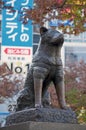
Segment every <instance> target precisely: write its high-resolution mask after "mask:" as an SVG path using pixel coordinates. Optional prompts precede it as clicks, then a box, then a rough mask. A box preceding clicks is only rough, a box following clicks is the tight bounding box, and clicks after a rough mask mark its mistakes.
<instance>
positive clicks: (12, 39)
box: [2, 0, 33, 47]
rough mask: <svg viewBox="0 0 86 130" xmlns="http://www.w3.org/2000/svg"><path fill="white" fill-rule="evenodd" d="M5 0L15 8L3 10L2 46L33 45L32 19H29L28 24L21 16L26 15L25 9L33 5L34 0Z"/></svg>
mask: <svg viewBox="0 0 86 130" xmlns="http://www.w3.org/2000/svg"><path fill="white" fill-rule="evenodd" d="M4 1H5V4H6V6H10V7H12V8H13V10H12V11H11V10H10V9H9V8H5V9H3V12H2V16H3V18H2V46H17V47H18V46H19V47H32V42H33V35H32V33H33V25H32V21H31V20H28V23H27V24H23V22H22V20H21V16H22V17H23V16H24V13H25V12H24V9H28V8H32V7H33V0H4Z"/></svg>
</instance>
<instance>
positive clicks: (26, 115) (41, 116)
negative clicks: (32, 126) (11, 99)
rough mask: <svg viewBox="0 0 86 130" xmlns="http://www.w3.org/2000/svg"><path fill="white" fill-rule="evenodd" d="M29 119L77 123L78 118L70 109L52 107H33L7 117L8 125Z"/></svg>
mask: <svg viewBox="0 0 86 130" xmlns="http://www.w3.org/2000/svg"><path fill="white" fill-rule="evenodd" d="M27 121H35V122H56V123H71V124H76V123H77V119H76V115H75V113H74V112H73V111H72V110H70V109H68V110H62V109H55V108H54V109H52V108H31V109H26V110H23V111H19V112H15V113H13V114H11V115H9V116H8V117H7V118H6V124H5V125H6V126H9V125H14V124H18V123H22V122H27Z"/></svg>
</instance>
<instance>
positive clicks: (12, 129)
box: [0, 122, 86, 130]
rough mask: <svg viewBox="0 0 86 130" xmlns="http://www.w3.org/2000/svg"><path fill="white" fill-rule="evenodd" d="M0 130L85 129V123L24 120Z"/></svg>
mask: <svg viewBox="0 0 86 130" xmlns="http://www.w3.org/2000/svg"><path fill="white" fill-rule="evenodd" d="M0 130H86V125H79V124H69V123H68V124H66V123H51V122H25V123H19V124H16V125H12V126H8V127H3V128H0Z"/></svg>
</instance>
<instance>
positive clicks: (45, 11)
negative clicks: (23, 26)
mask: <svg viewBox="0 0 86 130" xmlns="http://www.w3.org/2000/svg"><path fill="white" fill-rule="evenodd" d="M25 11H26V15H25V17H24V18H25V19H26V18H27V17H28V18H29V19H32V20H33V21H34V22H35V23H38V24H40V25H43V24H44V23H45V22H46V21H50V20H52V19H57V20H62V21H64V20H69V22H71V21H72V22H73V24H72V26H70V25H67V26H64V24H59V25H58V26H59V28H60V29H62V30H63V32H64V33H68V34H75V35H76V34H79V33H81V32H84V31H86V0H83V1H82V0H77V1H75V0H35V2H34V8H33V9H29V10H25Z"/></svg>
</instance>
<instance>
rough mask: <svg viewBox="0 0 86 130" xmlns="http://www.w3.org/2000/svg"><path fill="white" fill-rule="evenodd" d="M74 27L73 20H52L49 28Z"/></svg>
mask: <svg viewBox="0 0 86 130" xmlns="http://www.w3.org/2000/svg"><path fill="white" fill-rule="evenodd" d="M61 25H63V26H73V20H71V19H69V20H64V21H62V20H58V19H52V20H51V21H50V22H49V26H51V27H53V26H55V27H58V26H61Z"/></svg>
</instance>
